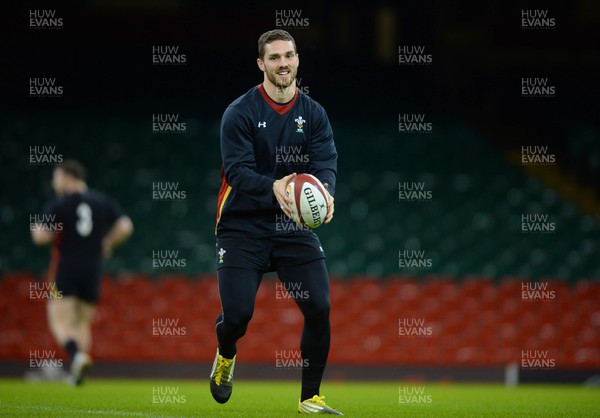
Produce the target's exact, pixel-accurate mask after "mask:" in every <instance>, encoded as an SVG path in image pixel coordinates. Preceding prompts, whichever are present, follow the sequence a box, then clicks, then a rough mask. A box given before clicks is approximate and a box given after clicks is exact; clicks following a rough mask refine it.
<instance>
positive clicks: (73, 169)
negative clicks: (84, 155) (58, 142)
mask: <svg viewBox="0 0 600 418" xmlns="http://www.w3.org/2000/svg"><path fill="white" fill-rule="evenodd" d="M57 168H60V169H61V170H62V171H64V172H65V173H67V174H69V175H70V176H73V177H75V178H76V179H78V180H83V181H85V180H86V177H87V173H86V171H85V167H84V166H83V164H81V163H80V162H79V161H77V160H73V159H69V160H64V161H63V162H62V164H60V165H59V166H58V167H57Z"/></svg>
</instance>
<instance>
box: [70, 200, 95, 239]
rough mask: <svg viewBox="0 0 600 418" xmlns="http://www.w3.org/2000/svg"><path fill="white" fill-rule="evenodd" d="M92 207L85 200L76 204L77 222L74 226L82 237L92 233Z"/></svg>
mask: <svg viewBox="0 0 600 418" xmlns="http://www.w3.org/2000/svg"><path fill="white" fill-rule="evenodd" d="M93 226H94V224H93V223H92V208H91V207H90V205H88V204H87V203H85V202H81V203H80V204H79V205H78V206H77V223H76V224H75V228H77V232H78V233H79V235H81V236H82V237H87V236H88V235H90V234H91V233H92V228H93Z"/></svg>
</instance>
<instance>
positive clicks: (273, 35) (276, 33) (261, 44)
mask: <svg viewBox="0 0 600 418" xmlns="http://www.w3.org/2000/svg"><path fill="white" fill-rule="evenodd" d="M273 41H291V42H292V44H294V52H296V51H297V50H296V41H294V38H293V37H292V35H290V34H289V32H287V31H285V30H283V29H273V30H270V31H268V32H265V33H263V34H262V35H260V38H258V58H260V59H263V57H264V56H265V45H267V44H270V43H271V42H273Z"/></svg>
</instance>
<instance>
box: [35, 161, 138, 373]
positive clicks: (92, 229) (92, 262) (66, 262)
mask: <svg viewBox="0 0 600 418" xmlns="http://www.w3.org/2000/svg"><path fill="white" fill-rule="evenodd" d="M52 188H53V189H54V192H55V193H56V195H57V199H55V200H53V201H51V202H49V203H48V204H47V205H46V206H45V208H44V215H48V216H47V218H44V219H53V222H57V223H59V224H60V225H61V226H62V228H60V229H61V231H60V232H59V233H55V232H50V231H51V230H52V228H47V227H44V225H37V226H36V228H34V229H33V230H32V233H31V238H32V240H33V242H34V243H35V244H36V245H48V244H52V257H51V263H50V268H49V273H48V281H50V282H54V283H56V286H55V289H54V290H55V291H56V295H58V296H57V297H55V298H54V299H51V300H50V301H49V302H48V307H47V312H48V323H49V326H50V331H51V332H52V334H53V336H54V338H55V339H56V341H57V342H58V344H59V345H60V346H61V347H64V349H65V351H66V352H67V354H68V356H69V359H70V361H71V374H70V380H71V382H72V383H73V384H80V383H81V382H82V381H83V378H84V375H85V373H86V371H87V369H88V368H89V367H90V366H91V365H92V359H91V357H90V355H89V353H90V350H91V343H92V330H91V324H92V317H93V314H94V305H95V304H96V303H97V302H98V299H99V298H100V279H101V265H102V258H103V257H104V258H108V257H110V255H111V252H112V251H113V249H114V248H115V247H116V246H118V245H119V244H120V243H122V242H123V241H124V240H126V239H127V238H128V237H129V236H130V235H131V234H132V232H133V224H132V222H131V219H130V218H129V217H128V216H126V215H124V214H123V213H122V212H121V209H120V208H119V206H118V205H117V203H116V202H115V201H114V200H113V199H111V198H109V197H108V196H106V195H104V194H102V193H100V192H97V191H93V190H89V189H88V186H87V184H86V174H85V168H84V167H83V166H82V165H81V164H80V163H79V162H77V161H75V160H65V161H64V162H63V163H62V164H61V165H60V166H57V167H56V168H55V169H54V173H53V177H52Z"/></svg>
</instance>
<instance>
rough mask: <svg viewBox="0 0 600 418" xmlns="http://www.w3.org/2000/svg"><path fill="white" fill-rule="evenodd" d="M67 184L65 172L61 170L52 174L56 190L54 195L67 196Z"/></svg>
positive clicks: (58, 169)
mask: <svg viewBox="0 0 600 418" xmlns="http://www.w3.org/2000/svg"><path fill="white" fill-rule="evenodd" d="M65 183H66V175H65V172H64V171H63V170H61V169H60V168H56V169H54V172H53V174H52V188H53V189H54V193H56V194H57V195H59V196H62V195H64V194H65Z"/></svg>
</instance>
